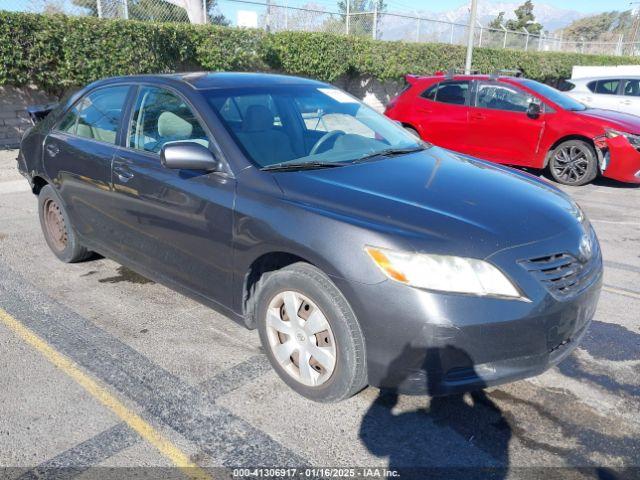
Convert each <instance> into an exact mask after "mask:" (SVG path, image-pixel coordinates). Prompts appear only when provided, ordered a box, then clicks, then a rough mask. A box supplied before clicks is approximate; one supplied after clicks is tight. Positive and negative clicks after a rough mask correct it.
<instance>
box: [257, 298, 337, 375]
mask: <svg viewBox="0 0 640 480" xmlns="http://www.w3.org/2000/svg"><path fill="white" fill-rule="evenodd" d="M267 337H268V340H269V347H270V348H271V352H272V353H273V356H274V357H275V359H276V361H277V362H278V363H279V364H280V366H281V367H282V368H283V369H284V371H285V372H287V374H289V375H290V376H291V377H292V378H293V379H295V380H296V381H298V382H300V383H302V384H304V385H307V386H318V385H322V384H323V383H325V382H326V381H327V380H328V379H329V378H330V377H331V375H332V374H333V371H334V370H335V366H336V342H335V339H334V336H333V332H332V331H331V326H330V325H329V322H328V321H327V317H325V315H324V313H322V311H321V310H320V308H318V306H317V305H316V304H315V303H313V301H311V300H310V299H309V298H308V297H306V296H305V295H302V294H301V293H298V292H293V291H285V292H281V293H279V294H278V295H276V296H275V297H274V298H273V299H272V300H271V302H270V303H269V307H268V309H267Z"/></svg>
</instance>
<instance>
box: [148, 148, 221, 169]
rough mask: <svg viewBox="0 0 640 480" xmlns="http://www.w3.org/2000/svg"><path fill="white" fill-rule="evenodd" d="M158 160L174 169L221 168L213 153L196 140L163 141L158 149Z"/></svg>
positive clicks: (166, 166) (164, 165)
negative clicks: (160, 148)
mask: <svg viewBox="0 0 640 480" xmlns="http://www.w3.org/2000/svg"><path fill="white" fill-rule="evenodd" d="M160 162H161V163H162V166H163V167H165V168H172V169H176V170H205V171H207V172H218V171H220V170H221V166H220V162H218V161H217V160H216V158H215V157H214V155H213V153H211V151H210V150H209V149H208V148H207V147H205V146H203V145H201V144H200V143H196V142H174V143H165V144H164V145H163V146H162V150H160Z"/></svg>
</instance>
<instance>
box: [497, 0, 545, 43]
mask: <svg viewBox="0 0 640 480" xmlns="http://www.w3.org/2000/svg"><path fill="white" fill-rule="evenodd" d="M513 13H515V14H516V18H515V19H511V20H507V23H506V25H505V27H507V29H509V30H517V31H520V30H522V29H523V28H526V29H527V30H528V31H529V33H530V34H531V35H537V34H539V33H540V32H541V31H542V28H543V27H542V25H541V24H539V23H538V22H536V16H535V15H534V14H533V2H532V1H531V0H527V1H526V2H524V3H523V4H522V5H520V6H519V7H518V8H516V9H515V11H514V12H513Z"/></svg>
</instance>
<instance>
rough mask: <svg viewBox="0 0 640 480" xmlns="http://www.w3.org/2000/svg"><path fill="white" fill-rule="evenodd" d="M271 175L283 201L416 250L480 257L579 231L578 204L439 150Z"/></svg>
mask: <svg viewBox="0 0 640 480" xmlns="http://www.w3.org/2000/svg"><path fill="white" fill-rule="evenodd" d="M273 175H274V177H275V179H276V181H277V182H278V184H279V185H280V187H281V188H282V190H283V193H284V195H285V197H286V200H287V201H289V202H294V203H296V204H297V205H298V206H300V207H302V208H306V209H309V210H313V211H315V212H317V211H320V212H322V213H324V214H326V215H332V216H335V217H337V218H339V219H340V220H341V221H345V222H349V223H351V224H352V225H354V226H356V227H359V228H366V229H369V230H372V231H374V232H372V242H373V241H375V240H376V239H377V236H376V235H377V234H379V233H380V232H383V233H384V237H385V239H387V240H388V239H389V236H391V237H392V239H391V243H393V237H396V238H397V239H398V240H399V237H402V239H403V240H404V241H405V242H406V243H409V244H410V246H411V247H413V248H414V249H415V250H418V251H430V252H433V253H448V254H457V255H467V256H474V257H476V258H484V257H486V256H489V255H491V254H493V253H495V252H496V251H499V250H502V249H504V248H509V247H514V246H517V245H522V244H525V243H528V242H534V241H537V240H542V239H545V238H549V237H552V236H554V235H558V234H561V233H562V232H564V231H566V230H567V229H570V228H576V227H577V226H579V222H578V221H577V220H576V217H577V215H578V211H577V206H576V204H575V203H574V202H573V201H572V200H571V199H570V198H569V197H568V196H567V195H565V194H564V193H563V192H561V191H560V190H558V189H557V188H555V187H554V186H552V185H550V184H549V183H547V182H546V181H544V180H540V179H538V178H536V177H533V176H531V175H529V174H526V173H522V172H519V171H516V170H513V169H510V168H507V167H501V166H497V165H493V164H490V163H488V162H484V161H480V160H476V159H472V158H469V157H465V156H461V155H457V154H454V153H452V152H448V151H446V150H443V149H440V148H437V147H432V148H429V149H427V150H425V151H422V152H417V153H412V154H407V155H404V156H401V157H392V158H385V159H382V160H375V161H369V162H366V163H361V164H354V165H349V166H344V167H337V168H330V169H321V170H306V171H297V172H280V173H274V174H273ZM379 246H384V245H379Z"/></svg>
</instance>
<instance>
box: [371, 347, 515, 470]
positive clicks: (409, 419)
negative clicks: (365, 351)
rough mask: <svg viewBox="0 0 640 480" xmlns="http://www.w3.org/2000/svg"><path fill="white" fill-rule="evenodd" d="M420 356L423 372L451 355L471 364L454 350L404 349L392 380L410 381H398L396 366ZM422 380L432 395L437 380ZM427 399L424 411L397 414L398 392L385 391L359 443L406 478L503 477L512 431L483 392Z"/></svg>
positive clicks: (390, 372)
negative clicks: (382, 458)
mask: <svg viewBox="0 0 640 480" xmlns="http://www.w3.org/2000/svg"><path fill="white" fill-rule="evenodd" d="M416 355H421V356H422V357H423V359H424V360H423V362H422V366H423V368H424V367H426V366H427V365H428V366H429V369H430V370H433V369H434V368H435V370H438V367H439V366H440V365H439V363H440V364H441V359H442V358H447V356H448V357H449V358H451V355H455V356H457V358H458V359H460V358H464V359H466V360H467V361H468V362H469V363H468V364H469V365H472V362H471V359H470V358H469V356H468V355H467V354H466V353H465V352H464V351H462V350H460V349H458V348H455V347H452V346H446V347H444V348H431V349H427V350H426V351H425V349H424V348H422V349H418V348H414V347H411V346H406V347H405V349H404V350H403V352H402V353H401V355H399V357H398V358H397V359H396V361H394V362H393V363H392V364H391V365H390V367H389V370H388V374H387V376H388V378H389V379H391V378H393V379H394V381H395V382H398V380H400V383H401V382H402V381H403V380H406V379H402V378H400V379H398V377H397V372H398V369H397V368H396V367H397V366H398V365H400V364H403V365H406V358H415V356H416ZM434 363H435V364H434ZM471 374H475V370H473V371H472V372H471ZM424 381H425V385H424V387H425V388H426V392H427V393H428V394H432V393H433V392H434V391H435V386H436V385H435V384H436V382H438V381H439V379H434V378H433V376H431V377H429V376H427V378H426V379H425V380H424ZM383 384H384V382H383ZM423 398H424V400H425V403H426V405H425V407H424V408H418V409H417V410H412V411H404V410H403V411H402V412H400V413H396V412H395V411H394V410H399V409H401V408H402V406H401V405H399V403H402V402H401V398H400V395H399V392H398V390H397V389H381V390H380V392H379V394H378V396H377V398H376V399H375V401H374V402H373V403H372V405H371V406H370V408H369V409H368V411H367V412H366V414H365V415H364V417H363V420H362V423H361V426H360V432H359V434H360V439H361V441H362V442H363V444H364V445H365V446H366V447H367V449H368V450H369V451H370V452H371V453H372V454H373V455H375V456H377V457H388V459H389V467H388V468H389V469H390V470H395V471H397V472H398V473H399V474H400V477H401V478H403V479H408V478H410V479H413V478H416V479H418V478H420V479H423V478H465V479H466V478H478V479H481V478H482V479H487V478H490V479H501V478H505V476H506V474H507V469H508V467H509V442H510V440H511V437H512V432H511V427H510V425H509V423H508V422H507V420H506V418H505V417H504V415H503V414H502V411H501V410H500V408H499V407H498V406H497V405H496V404H495V403H494V402H493V401H492V400H491V399H490V398H489V397H488V396H487V395H486V394H485V392H484V391H482V390H476V391H474V392H471V393H466V394H456V395H449V396H435V397H430V398H429V397H423ZM394 407H398V408H396V409H394Z"/></svg>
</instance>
